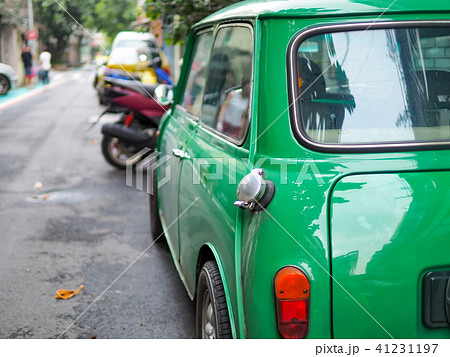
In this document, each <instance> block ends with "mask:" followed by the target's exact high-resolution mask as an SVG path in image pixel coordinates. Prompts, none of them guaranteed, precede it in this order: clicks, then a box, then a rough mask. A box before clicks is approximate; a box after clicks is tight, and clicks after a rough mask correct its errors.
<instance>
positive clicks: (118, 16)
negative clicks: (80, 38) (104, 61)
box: [84, 0, 137, 38]
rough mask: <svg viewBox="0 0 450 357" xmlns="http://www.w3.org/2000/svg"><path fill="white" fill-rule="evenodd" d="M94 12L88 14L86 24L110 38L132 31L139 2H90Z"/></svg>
mask: <svg viewBox="0 0 450 357" xmlns="http://www.w3.org/2000/svg"><path fill="white" fill-rule="evenodd" d="M89 1H91V2H93V3H94V4H93V5H92V7H91V8H92V9H93V11H92V12H91V13H90V14H86V15H87V16H85V17H84V24H85V26H86V27H88V28H91V29H97V30H99V31H101V32H103V33H104V34H105V35H107V36H108V37H110V38H114V37H115V36H116V35H117V34H118V33H119V32H120V31H126V30H130V24H131V22H133V21H135V20H136V16H137V0H89Z"/></svg>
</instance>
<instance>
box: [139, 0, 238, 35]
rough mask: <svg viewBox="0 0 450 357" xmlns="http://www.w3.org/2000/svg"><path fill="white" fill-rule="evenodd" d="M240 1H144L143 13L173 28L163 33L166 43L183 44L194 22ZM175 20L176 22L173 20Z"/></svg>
mask: <svg viewBox="0 0 450 357" xmlns="http://www.w3.org/2000/svg"><path fill="white" fill-rule="evenodd" d="M239 1H240V0H155V1H153V0H145V5H144V6H145V9H144V10H145V11H146V14H147V16H148V17H149V18H150V19H151V20H156V19H158V18H160V17H163V18H164V19H165V20H166V21H167V22H168V23H169V25H172V26H173V31H172V32H171V33H165V40H166V42H167V43H169V44H171V43H183V42H184V41H185V40H186V38H187V34H188V32H189V29H190V28H191V26H192V25H194V24H195V23H196V22H198V21H200V20H201V19H203V18H204V17H206V16H208V15H210V14H212V13H213V12H216V11H218V10H220V9H222V8H224V7H225V6H228V5H230V4H234V3H236V2H239ZM175 18H176V21H174V19H175Z"/></svg>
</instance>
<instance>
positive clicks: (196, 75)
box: [182, 32, 212, 117]
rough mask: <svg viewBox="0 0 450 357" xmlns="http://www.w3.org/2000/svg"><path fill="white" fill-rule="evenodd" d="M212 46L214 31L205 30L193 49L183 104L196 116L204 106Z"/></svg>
mask: <svg viewBox="0 0 450 357" xmlns="http://www.w3.org/2000/svg"><path fill="white" fill-rule="evenodd" d="M211 46H212V32H205V33H202V34H200V35H199V36H198V37H197V39H196V41H195V44H194V50H193V53H194V59H193V61H192V64H191V69H190V71H189V78H188V80H187V84H186V88H185V90H184V97H183V98H184V99H183V104H182V106H183V107H184V108H185V109H186V110H187V111H188V112H189V113H191V114H192V115H194V116H196V117H198V116H199V115H200V109H201V107H202V101H203V94H204V90H205V83H206V73H207V70H208V60H209V55H210V53H211Z"/></svg>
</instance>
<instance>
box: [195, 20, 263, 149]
mask: <svg viewBox="0 0 450 357" xmlns="http://www.w3.org/2000/svg"><path fill="white" fill-rule="evenodd" d="M253 26H254V24H253V23H252V22H246V21H241V22H233V21H230V22H224V23H221V24H218V25H217V27H215V29H214V34H213V44H212V47H211V53H210V60H211V55H212V51H213V49H214V44H215V43H216V38H217V34H218V32H219V31H220V30H221V29H223V28H227V27H243V28H248V29H250V32H251V35H252V41H253V47H252V69H251V71H252V74H251V80H250V83H251V87H250V102H249V106H248V121H247V127H246V128H245V133H244V135H243V136H242V139H241V140H236V139H233V138H232V137H231V136H228V135H225V134H224V133H222V132H220V131H218V130H216V129H214V128H212V127H210V126H209V125H206V124H205V123H203V122H202V119H201V115H200V117H199V119H198V123H199V125H200V126H201V127H202V128H204V129H205V130H206V131H210V132H212V133H214V134H215V135H217V136H219V137H221V138H223V139H225V140H227V141H229V142H231V143H233V144H234V145H237V146H239V147H242V146H244V144H245V142H246V141H247V137H248V133H249V131H250V122H251V120H252V105H253V101H252V98H253V86H254V83H253V78H254V77H253V74H254V64H255V63H254V62H255V31H254V29H253ZM208 74H209V65H208Z"/></svg>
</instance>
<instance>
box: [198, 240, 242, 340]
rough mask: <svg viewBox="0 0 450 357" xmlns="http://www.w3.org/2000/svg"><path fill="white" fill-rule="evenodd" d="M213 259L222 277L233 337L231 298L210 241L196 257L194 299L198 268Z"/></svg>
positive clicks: (234, 325) (218, 257)
mask: <svg viewBox="0 0 450 357" xmlns="http://www.w3.org/2000/svg"><path fill="white" fill-rule="evenodd" d="M209 260H214V261H215V262H216V263H217V266H218V268H219V272H220V277H221V278H222V284H223V288H224V290H225V299H226V301H227V307H228V317H229V319H230V325H231V334H232V335H233V338H236V337H237V335H236V324H235V319H234V314H233V306H232V304H231V298H230V291H229V289H228V282H227V279H226V278H225V274H224V269H223V265H222V261H221V259H220V256H219V254H218V253H217V250H216V249H215V248H214V246H213V245H212V244H210V243H205V244H204V245H203V246H202V247H201V248H200V250H199V253H198V258H197V266H196V272H195V290H194V299H197V287H198V278H199V275H200V270H201V269H202V267H203V265H204V264H205V263H206V262H207V261H209Z"/></svg>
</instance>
